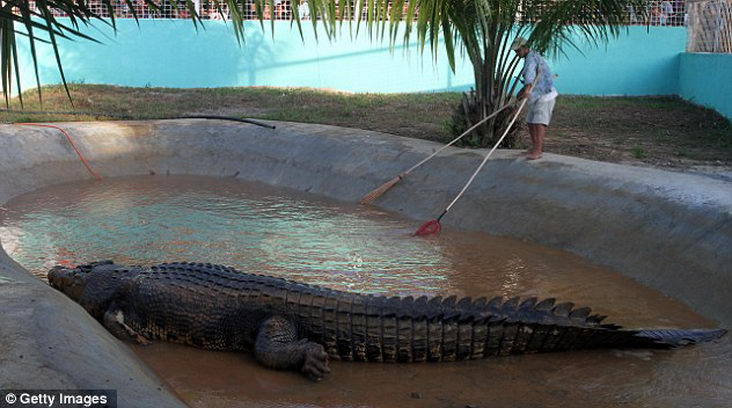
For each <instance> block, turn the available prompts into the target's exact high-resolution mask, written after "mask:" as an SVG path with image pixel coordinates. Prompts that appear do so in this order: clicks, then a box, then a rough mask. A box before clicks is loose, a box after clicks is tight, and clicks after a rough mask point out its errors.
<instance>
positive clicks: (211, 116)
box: [0, 109, 276, 129]
mask: <svg viewBox="0 0 732 408" xmlns="http://www.w3.org/2000/svg"><path fill="white" fill-rule="evenodd" d="M0 113H25V114H31V115H49V114H50V115H87V116H107V117H110V118H117V119H124V120H174V119H212V120H228V121H232V122H240V123H249V124H252V125H257V126H261V127H266V128H269V129H276V127H275V126H273V125H270V124H267V123H264V122H260V121H257V120H253V119H242V118H234V117H230V116H216V115H188V116H172V117H165V118H138V117H134V116H129V115H119V114H116V113H104V112H80V111H26V110H12V109H0Z"/></svg>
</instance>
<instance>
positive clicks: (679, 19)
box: [30, 0, 713, 26]
mask: <svg viewBox="0 0 732 408" xmlns="http://www.w3.org/2000/svg"><path fill="white" fill-rule="evenodd" d="M291 1H298V5H299V7H298V14H299V16H300V18H301V19H303V20H308V19H310V9H309V7H308V5H307V2H306V0H268V1H265V5H264V9H263V11H262V13H263V15H264V17H265V18H267V19H269V18H274V19H275V20H290V19H292V17H293V15H292V13H293V7H292V4H291ZM350 1H351V6H352V8H351V10H354V9H355V8H356V7H357V6H358V4H359V3H360V2H359V1H358V0H350ZM553 1H561V0H546V2H547V3H550V2H553ZM710 2H713V1H710ZM30 3H31V4H33V3H34V1H33V0H31V1H30ZM131 3H132V8H131V7H130V5H129V4H127V1H125V0H116V1H115V2H114V3H113V4H112V11H113V12H114V15H115V17H117V18H132V17H133V13H132V9H133V8H134V11H135V13H136V14H137V17H138V18H144V19H148V18H151V19H159V18H166V19H168V18H173V19H175V18H190V13H189V11H188V9H187V7H186V5H185V2H184V1H177V2H176V1H175V0H173V1H165V2H161V3H159V4H162V5H161V7H160V10H153V9H151V8H148V7H147V6H146V5H145V3H144V2H143V1H141V0H132V1H131ZM194 3H195V10H196V12H197V13H198V15H199V16H200V17H201V18H202V19H205V20H220V19H230V18H231V12H230V10H229V9H228V7H227V6H226V5H224V4H222V3H220V2H216V1H214V0H194ZM257 3H258V2H257V1H254V0H242V1H240V2H239V5H240V6H239V8H238V11H239V13H240V14H241V15H242V16H243V18H244V19H245V20H256V19H257ZM687 3H696V2H695V1H694V0H663V1H660V0H659V1H655V0H652V1H648V5H647V7H646V10H643V11H641V10H634V9H633V8H629V9H628V10H627V24H628V25H651V26H683V25H685V24H686V21H687V19H688V18H687ZM87 4H88V7H89V8H90V9H91V10H92V11H94V12H95V13H96V14H97V15H99V16H101V17H109V16H110V14H111V13H110V10H109V8H108V7H107V6H106V5H104V4H103V3H102V2H101V1H99V0H87ZM217 5H218V6H220V9H221V10H218V8H219V7H217ZM407 7H408V2H405V3H404V6H403V13H402V16H404V15H405V13H406V12H407ZM388 12H389V13H390V12H391V6H389V10H388ZM362 14H364V17H365V14H366V10H363V11H362ZM54 15H56V16H63V13H61V12H58V11H56V12H54ZM517 18H519V19H521V18H528V17H527V16H521V15H519V16H517Z"/></svg>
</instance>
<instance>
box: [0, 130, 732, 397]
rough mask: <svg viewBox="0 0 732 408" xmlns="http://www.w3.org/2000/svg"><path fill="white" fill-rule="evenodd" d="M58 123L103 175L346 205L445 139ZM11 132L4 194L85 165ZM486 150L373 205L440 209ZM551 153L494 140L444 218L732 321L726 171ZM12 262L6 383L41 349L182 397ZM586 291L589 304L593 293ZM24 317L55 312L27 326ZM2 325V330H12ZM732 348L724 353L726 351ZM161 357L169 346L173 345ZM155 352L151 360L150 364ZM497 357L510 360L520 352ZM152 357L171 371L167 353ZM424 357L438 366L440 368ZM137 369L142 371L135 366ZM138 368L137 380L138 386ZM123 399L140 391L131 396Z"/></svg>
mask: <svg viewBox="0 0 732 408" xmlns="http://www.w3.org/2000/svg"><path fill="white" fill-rule="evenodd" d="M62 126H63V127H64V128H66V129H69V131H70V132H71V134H73V135H74V137H75V138H76V140H77V143H78V144H79V145H80V147H81V149H82V151H84V153H85V154H86V156H87V157H88V158H89V159H90V162H91V164H92V166H93V167H94V168H95V170H97V171H98V172H99V173H101V174H102V175H104V176H124V175H135V174H138V175H139V174H148V175H149V174H156V175H167V174H172V175H178V174H189V175H209V176H227V177H236V178H239V179H242V180H248V181H261V182H265V183H268V184H271V185H276V186H281V187H288V188H292V189H295V190H299V191H308V192H311V193H314V194H319V195H322V196H325V197H330V198H334V199H338V200H342V201H346V202H355V201H357V199H358V198H359V197H360V195H362V194H363V193H365V192H367V191H369V190H371V189H372V188H374V187H376V186H377V185H379V184H381V183H382V182H384V181H386V180H388V179H389V178H391V177H393V176H394V175H395V174H398V173H399V172H401V171H403V170H404V169H405V168H407V167H409V166H410V165H411V164H413V163H414V162H415V161H417V160H418V159H420V158H422V157H424V155H426V154H429V153H430V152H431V151H433V149H435V148H436V147H437V145H434V144H432V143H429V142H424V141H417V140H409V139H403V138H396V137H392V136H388V135H382V134H378V133H374V132H366V131H359V130H354V129H342V128H334V127H328V126H318V125H302V124H286V123H282V124H278V128H277V130H274V131H272V130H268V129H260V128H255V127H253V126H247V125H228V124H223V123H219V122H205V121H196V120H188V121H177V122H172V121H160V122H129V123H105V124H98V123H84V124H64V125H62ZM2 133H3V137H2V139H0V143H2V146H1V147H2V149H0V151H1V152H2V153H0V155H2V162H0V170H1V171H2V179H1V180H0V182H1V183H2V185H0V202H2V203H4V202H6V201H9V200H10V199H12V198H13V197H16V196H18V195H20V194H22V193H24V192H28V191H32V190H35V189H38V188H41V187H45V186H51V185H54V184H60V183H63V182H69V181H74V180H83V179H86V178H88V175H87V174H85V170H84V168H83V167H82V166H81V164H80V163H79V162H78V160H77V159H76V158H75V157H74V156H73V155H72V152H71V151H70V150H69V148H68V146H67V145H66V144H65V143H64V140H63V139H62V138H61V136H60V135H59V134H58V132H57V131H54V130H50V129H34V128H20V127H16V126H3V127H2ZM477 154H478V153H477V152H471V151H464V150H458V149H455V150H451V151H450V152H449V153H448V154H446V155H445V157H442V158H439V159H436V162H435V163H433V164H432V165H429V166H426V167H429V168H425V170H424V171H423V172H415V174H413V175H412V176H410V178H409V179H406V180H404V181H403V182H402V183H400V185H399V186H397V187H396V188H395V189H394V190H393V191H390V192H389V193H387V195H385V196H384V197H383V199H382V200H381V201H379V202H377V204H378V205H379V206H380V207H382V208H384V209H387V210H390V211H394V212H398V213H402V214H404V215H406V216H408V217H410V218H412V219H414V220H415V225H418V224H419V223H421V221H424V220H426V219H429V218H433V217H434V216H435V215H437V213H439V211H440V210H441V209H442V207H444V205H445V204H446V202H447V201H448V200H449V199H450V198H451V195H452V194H453V193H454V191H455V190H457V189H458V188H459V187H460V186H459V184H460V182H459V181H462V180H464V179H465V178H466V177H467V175H468V174H469V173H470V171H471V170H472V169H473V168H474V166H475V165H476V164H477V162H478V157H479V156H478V155H477ZM546 157H547V158H546V159H545V160H542V161H541V162H538V163H526V162H524V161H522V160H520V159H519V158H518V156H517V154H516V153H515V152H510V151H508V152H500V155H498V157H497V159H496V160H493V161H491V162H490V163H489V165H488V167H487V168H486V169H484V171H483V173H482V174H481V177H479V179H478V180H477V182H476V183H477V184H476V186H475V187H474V189H472V190H469V193H468V194H467V195H466V197H465V198H464V202H461V204H460V205H458V206H456V207H455V210H454V211H453V212H451V213H450V215H449V216H448V217H447V218H446V219H445V222H444V224H445V225H446V226H447V227H449V228H453V229H469V230H473V231H484V232H490V233H491V234H494V235H499V236H506V237H513V238H517V239H521V240H526V241H533V242H535V243H539V244H542V245H545V246H548V247H552V248H556V249H563V250H568V251H570V252H573V253H575V254H577V255H581V256H582V257H584V258H585V259H587V260H589V261H590V262H591V263H593V264H599V265H604V266H606V267H610V268H611V269H613V270H614V271H617V272H620V273H622V274H623V275H627V276H629V277H632V278H635V279H636V280H637V281H639V282H641V283H643V284H645V285H647V286H648V287H651V288H654V289H657V290H659V291H661V292H663V293H665V294H667V295H670V296H673V297H674V298H676V299H678V300H680V301H682V302H683V303H685V304H686V305H688V306H691V308H693V309H694V310H695V311H696V312H698V313H700V314H701V315H703V316H706V317H707V318H711V319H715V320H717V321H718V322H720V323H722V325H723V326H725V327H728V326H729V324H730V320H732V319H730V306H729V305H728V304H727V302H725V301H724V299H725V298H726V293H728V290H729V288H730V278H729V273H730V270H729V267H728V265H730V264H732V263H730V257H731V256H732V255H731V254H730V251H729V248H730V243H731V242H732V222H731V221H730V220H731V218H732V215H731V214H730V209H731V208H732V204H731V203H732V194H731V193H730V192H731V191H732V190H731V188H730V185H729V183H725V182H723V181H719V180H712V179H708V178H704V177H700V176H690V175H683V174H674V173H667V172H662V171H657V170H652V169H640V168H632V167H624V166H618V165H612V164H603V163H593V162H589V161H585V160H579V159H572V158H566V157H559V156H553V155H547V156H546ZM456 180H457V182H456ZM3 205H5V204H3ZM0 256H4V255H0ZM4 259H5V261H4V262H2V269H1V272H0V274H1V275H0V276H2V279H3V280H4V281H3V285H2V286H0V290H2V291H3V295H4V296H3V300H2V301H3V302H4V303H6V305H3V306H4V308H7V310H16V311H23V313H11V314H9V315H8V317H6V318H5V319H6V320H7V323H8V324H7V325H6V326H7V327H9V328H10V330H11V331H13V330H14V331H13V333H14V335H13V336H11V337H6V338H4V339H3V340H9V341H6V344H11V347H12V349H13V350H15V349H23V348H25V349H27V350H28V351H27V352H25V353H26V354H25V355H24V358H23V360H25V361H20V360H19V359H17V358H15V359H12V360H10V357H8V359H9V361H8V362H7V363H8V364H3V366H2V367H3V368H0V379H3V382H6V381H12V382H11V383H13V384H40V383H41V382H40V381H42V380H41V378H42V374H43V373H40V374H39V373H37V372H36V373H32V374H31V373H27V374H23V372H22V370H23V369H22V367H24V365H25V366H27V365H33V362H37V363H40V364H43V365H44V366H45V367H46V369H47V370H51V371H52V372H56V373H62V374H63V377H61V376H56V377H55V378H57V379H58V378H64V379H66V382H67V384H71V385H76V386H79V387H82V386H83V385H85V384H86V385H88V384H90V381H91V378H95V375H96V377H98V376H99V373H102V372H106V373H108V377H109V378H108V379H109V381H110V384H113V385H114V386H113V387H112V388H118V389H120V390H124V391H127V390H132V389H135V390H136V391H135V392H139V393H140V395H142V396H145V397H146V398H150V401H153V400H154V399H156V398H158V399H161V400H163V402H161V404H163V405H165V404H171V406H174V405H175V404H176V401H175V399H174V398H173V397H172V396H171V395H170V394H167V393H165V392H164V391H165V387H164V386H163V387H161V386H160V384H159V380H158V379H157V378H156V377H155V375H154V374H153V373H152V372H150V371H149V370H148V369H147V368H146V367H145V366H143V365H141V364H140V363H139V361H138V360H137V359H136V357H134V356H133V355H131V354H130V353H129V351H124V350H123V351H120V349H124V347H120V346H119V345H118V344H117V343H116V342H115V340H114V339H111V338H109V335H108V334H106V333H105V332H104V331H103V329H101V328H99V327H95V326H94V325H95V322H93V321H90V319H89V318H85V317H84V316H83V315H82V314H80V313H81V311H80V309H79V308H77V307H74V305H70V304H68V302H66V301H65V299H63V298H61V297H59V296H57V294H53V293H52V292H49V291H50V289H48V288H47V287H43V285H42V283H40V282H39V281H38V280H37V279H35V278H32V279H29V277H30V275H29V274H28V273H27V272H25V271H24V270H23V269H22V268H21V267H20V266H19V265H17V264H15V263H14V262H13V261H11V260H9V259H7V258H4ZM6 294H7V296H5V295H6ZM486 294H487V295H490V294H491V293H486ZM30 299H36V301H35V302H32V303H35V304H30V303H31V302H30ZM567 300H573V299H567ZM583 303H587V304H588V305H590V306H592V302H583ZM684 307H685V306H684ZM51 309H53V310H57V312H55V313H56V315H50V314H49V313H50V310H51ZM662 309H665V307H664V308H662ZM58 310H60V311H62V315H63V316H65V318H64V320H63V321H61V322H57V320H58V313H59V312H58ZM44 313H45V314H44ZM21 316H24V317H25V318H26V320H25V321H23V320H22V319H23V317H21ZM28 316H32V317H33V318H32V319H33V321H42V320H43V319H45V320H43V321H46V322H47V323H46V324H38V325H28V324H23V323H26V322H27V321H28V320H27V319H28ZM71 316H74V318H70V317H71ZM54 317H55V320H54ZM613 317H616V320H617V318H621V319H622V317H621V316H613ZM694 319H701V320H696V322H697V323H699V322H701V321H703V320H704V319H703V318H702V317H700V316H697V317H695V318H694ZM51 323H52V324H51ZM70 324H73V325H76V326H75V328H74V329H73V330H75V332H74V333H73V334H74V335H73V336H72V335H71V333H70V332H69V331H70V330H72V329H70V328H69V327H66V326H67V325H70ZM51 326H53V327H51ZM48 330H55V331H56V332H57V333H56V334H57V336H56V337H58V333H61V334H63V335H64V336H65V338H67V339H74V338H76V337H78V339H76V341H75V342H70V343H69V344H57V345H53V346H51V345H49V346H48V347H55V348H54V352H47V351H39V349H40V348H41V347H40V345H39V344H38V343H36V342H33V341H31V339H33V338H38V337H40V338H45V337H48V334H47V331H48ZM79 332H83V333H82V334H79ZM5 333H8V332H7V331H6V332H4V333H3V334H2V335H3V336H9V335H8V334H5ZM100 339H101V340H100ZM721 346H723V344H722V345H721ZM59 347H60V349H59ZM64 347H65V348H66V349H67V351H69V352H71V351H73V352H74V353H75V355H79V356H81V357H79V358H80V359H83V360H84V361H86V362H88V365H87V368H86V370H88V371H86V372H83V371H82V372H71V370H70V369H69V367H70V366H69V365H68V364H70V363H69V362H66V361H64V358H63V356H64V353H63V350H64ZM78 349H81V352H79V351H78ZM725 350H726V349H719V350H716V349H715V352H717V353H722V354H724V353H728V352H726V351H725ZM85 353H86V354H87V355H88V356H84V354H85ZM140 353H141V354H144V353H145V351H140ZM16 354H18V353H16ZM156 354H160V355H165V354H166V351H165V350H161V351H159V352H158V353H156ZM91 355H93V356H91ZM727 355H728V354H727ZM105 356H107V357H106V360H109V361H112V363H107V364H106V366H104V367H102V364H99V363H100V361H101V360H100V359H104V358H105ZM109 356H112V357H109ZM148 357H150V356H148ZM532 358H533V357H532ZM552 358H558V357H552ZM152 360H154V359H152V358H151V359H148V362H150V363H151V365H152V366H153V367H156V363H155V362H154V361H152ZM640 360H641V361H646V360H643V359H642V358H641V359H640ZM702 360H704V359H702ZM546 361H548V360H545V363H546ZM690 361H693V360H690ZM492 363H494V364H498V365H499V366H501V365H503V366H504V367H505V369H507V370H508V369H510V364H511V363H506V362H501V363H495V361H493V362H492ZM506 364H508V365H506ZM529 364H530V363H529ZM342 365H345V364H342ZM358 366H361V365H358ZM691 366H693V364H691ZM156 369H157V370H158V372H164V370H165V367H164V364H163V366H157V367H156ZM453 369H454V368H450V370H453ZM347 370H351V371H352V370H358V368H348V369H347ZM365 370H367V371H368V370H383V369H373V368H368V369H365ZM425 370H429V372H431V373H435V375H438V374H437V372H438V371H435V370H436V368H434V367H430V368H429V369H425ZM133 372H134V376H133V375H131V374H129V373H133ZM91 373H96V374H95V375H92V374H91ZM353 373H354V375H356V376H357V374H358V373H357V372H355V371H354V372H353ZM85 374H86V375H85ZM24 375H25V377H24ZM46 375H48V373H46ZM105 375H107V374H105ZM415 375H417V374H415ZM692 376H693V375H692ZM123 377H127V378H123ZM386 377H387V378H388V377H389V375H386ZM129 378H134V379H135V381H132V384H130V380H129ZM6 379H7V380H6ZM123 381H126V382H123ZM547 381H551V378H547ZM726 381H729V380H728V379H727V380H726ZM471 382H472V381H471ZM723 383H724V382H723ZM354 384H356V383H354ZM611 384H612V382H611ZM727 384H728V383H727ZM718 385H723V384H718ZM134 387H137V388H134ZM158 387H160V388H161V389H160V390H158V389H157V388H158ZM415 391H416V392H418V391H417V390H415ZM130 392H131V391H130ZM354 392H356V391H354ZM120 393H123V392H122V391H120ZM356 393H357V392H356ZM721 396H723V395H721ZM717 397H720V395H717ZM120 400H121V401H123V402H125V401H126V402H127V403H130V400H125V396H123V395H120ZM422 402H426V401H422ZM494 402H496V401H494ZM151 403H152V402H151Z"/></svg>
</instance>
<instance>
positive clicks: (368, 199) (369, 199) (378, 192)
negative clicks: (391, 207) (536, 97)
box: [361, 101, 516, 204]
mask: <svg viewBox="0 0 732 408" xmlns="http://www.w3.org/2000/svg"><path fill="white" fill-rule="evenodd" d="M514 103H516V102H515V101H511V102H509V103H507V104H505V105H503V106H502V107H501V108H499V109H498V110H496V111H495V112H493V113H491V114H490V115H488V116H486V117H485V118H483V119H482V120H481V121H480V122H478V123H476V124H475V125H473V126H472V127H470V129H468V130H466V131H465V132H463V134H461V135H460V136H458V137H456V138H455V139H453V141H452V142H450V143H448V144H446V145H444V146H442V147H441V148H440V149H438V150H437V151H436V152H434V153H432V154H431V155H429V156H427V157H426V158H424V159H422V161H420V162H419V163H417V164H415V165H414V166H412V167H411V168H409V170H407V171H405V172H403V173H401V174H399V175H398V176H396V177H394V178H393V179H391V180H389V181H387V182H386V183H384V184H382V185H381V186H380V187H378V188H377V189H375V190H373V191H371V192H370V193H368V194H366V195H365V196H363V197H362V198H361V204H371V203H373V202H374V200H376V199H377V198H379V197H381V196H382V195H384V193H386V192H387V191H388V190H389V189H390V188H392V187H394V185H395V184H396V183H398V182H399V181H401V180H402V179H403V178H404V177H406V176H407V175H408V174H409V173H411V172H412V171H414V169H416V168H417V167H419V166H421V165H423V164H425V163H427V161H429V160H430V159H431V158H433V157H435V156H437V155H438V154H439V153H440V152H441V151H443V150H445V149H447V148H448V147H450V146H452V145H453V144H454V143H455V142H457V141H458V140H460V139H462V138H463V136H465V135H467V134H469V133H470V132H472V131H473V130H474V129H475V128H477V127H478V126H480V125H482V124H483V123H485V122H486V121H488V120H489V119H491V118H493V117H495V116H496V115H498V114H499V113H501V112H502V111H503V110H504V109H506V108H508V107H509V106H511V105H513V104H514Z"/></svg>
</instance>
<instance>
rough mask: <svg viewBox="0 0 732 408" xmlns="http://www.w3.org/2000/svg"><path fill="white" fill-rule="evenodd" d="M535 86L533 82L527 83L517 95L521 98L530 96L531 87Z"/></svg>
mask: <svg viewBox="0 0 732 408" xmlns="http://www.w3.org/2000/svg"><path fill="white" fill-rule="evenodd" d="M532 88H533V84H528V85H525V86H524V87H523V88H521V90H520V91H519V93H518V95H516V97H517V98H518V99H519V100H521V99H524V98H526V97H528V96H529V94H531V89H532Z"/></svg>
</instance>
